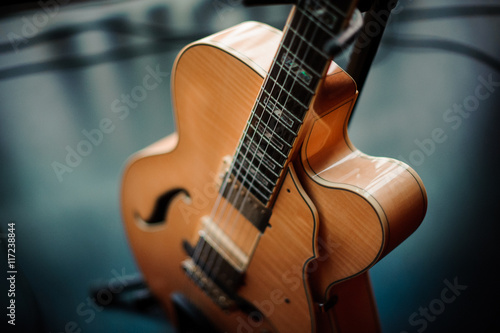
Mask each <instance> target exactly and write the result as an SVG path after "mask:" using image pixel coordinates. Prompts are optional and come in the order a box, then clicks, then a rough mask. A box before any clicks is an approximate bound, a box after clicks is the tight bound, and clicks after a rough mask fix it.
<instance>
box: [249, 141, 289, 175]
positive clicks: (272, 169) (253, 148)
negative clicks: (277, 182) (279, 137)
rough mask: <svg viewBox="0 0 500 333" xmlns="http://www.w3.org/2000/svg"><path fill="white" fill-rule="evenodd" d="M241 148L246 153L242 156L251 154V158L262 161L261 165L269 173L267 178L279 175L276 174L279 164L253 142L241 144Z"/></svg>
mask: <svg viewBox="0 0 500 333" xmlns="http://www.w3.org/2000/svg"><path fill="white" fill-rule="evenodd" d="M243 148H244V150H243V151H245V152H246V153H243V154H242V155H245V156H246V155H248V154H251V155H252V156H256V157H257V158H258V159H259V160H260V161H262V163H263V165H264V166H265V167H266V169H267V170H268V171H269V177H278V176H279V174H278V173H276V171H277V170H278V167H282V165H280V163H279V162H278V161H276V160H274V159H273V158H272V156H270V155H268V154H267V153H266V152H265V151H264V150H263V149H262V148H259V147H257V145H256V144H255V142H250V140H249V141H248V142H245V143H243Z"/></svg>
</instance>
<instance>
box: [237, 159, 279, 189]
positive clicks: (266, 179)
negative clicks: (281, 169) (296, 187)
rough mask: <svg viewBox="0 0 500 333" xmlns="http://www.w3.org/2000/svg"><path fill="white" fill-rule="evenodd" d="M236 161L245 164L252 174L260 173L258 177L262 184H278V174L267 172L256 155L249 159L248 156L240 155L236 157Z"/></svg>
mask: <svg viewBox="0 0 500 333" xmlns="http://www.w3.org/2000/svg"><path fill="white" fill-rule="evenodd" d="M236 162H237V163H238V164H239V165H242V164H243V167H244V168H247V169H249V170H250V172H251V173H252V174H254V173H255V172H258V173H260V175H259V176H258V177H259V178H260V180H261V184H263V185H265V186H267V185H269V184H271V185H272V188H274V186H275V185H276V181H277V180H278V175H273V174H266V173H265V172H264V171H265V170H262V169H261V168H260V167H261V163H260V160H257V159H255V158H254V156H251V159H248V158H247V157H246V156H243V155H239V156H238V158H237V159H236ZM255 163H258V165H255ZM252 170H253V171H252ZM270 177H272V179H271V178H270ZM272 188H271V189H272Z"/></svg>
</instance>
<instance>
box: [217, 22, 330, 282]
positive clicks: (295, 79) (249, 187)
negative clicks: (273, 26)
mask: <svg viewBox="0 0 500 333" xmlns="http://www.w3.org/2000/svg"><path fill="white" fill-rule="evenodd" d="M302 14H304V13H302ZM302 19H303V16H301V18H300V21H299V26H300V22H301V21H302ZM310 23H311V22H309V23H308V25H310ZM317 28H318V27H317V26H316V29H317ZM292 30H293V29H292ZM298 30H302V29H299V28H298ZM295 37H296V34H294V35H293V38H292V41H291V45H292V44H293V42H294V39H295ZM281 45H282V44H281ZM301 45H302V41H300V44H299V49H300V46H301ZM311 46H312V45H309V44H307V45H306V52H305V53H306V54H307V53H308V51H309V49H310V48H311ZM285 51H287V52H285V55H286V54H289V53H290V52H289V51H288V50H286V49H285ZM279 55H281V56H283V54H282V53H281V52H279V53H277V56H279ZM294 57H295V58H297V56H296V55H294ZM327 59H328V57H326V56H325V63H326V62H327V61H326V60H327ZM275 60H276V59H275ZM299 61H300V60H299ZM282 68H284V67H280V71H281V69H282ZM279 74H280V73H278V76H279ZM286 75H287V78H290V77H291V78H292V87H291V88H290V89H293V86H294V85H295V83H296V82H300V81H299V80H297V78H296V75H294V74H293V73H291V71H290V70H288V71H287V73H286ZM270 77H271V78H272V76H270ZM320 78H321V77H318V79H320ZM277 82H278V81H275V82H274V86H273V89H274V88H275V87H276V85H277ZM263 87H265V85H264V86H263ZM283 91H284V89H283V87H280V95H279V96H278V100H279V99H280V96H281V92H283ZM264 92H266V91H265V90H264ZM260 97H262V94H261V96H260ZM311 97H312V96H311ZM289 98H290V95H287V96H286V100H285V102H284V103H283V104H285V105H286V104H287V103H288V100H289ZM268 104H269V100H268V102H267V103H266V107H267V105H268ZM266 107H265V108H264V110H263V111H266ZM284 110H285V111H288V110H286V109H284ZM306 111H307V110H304V116H305V112H306ZM270 121H271V118H269V122H270ZM258 122H259V123H261V122H262V120H261V119H258ZM269 122H268V123H267V124H266V128H270V127H269V126H268V125H269ZM250 124H252V122H250ZM277 126H278V122H277V123H276V124H275V127H274V129H273V132H274V133H275V132H276V131H275V129H276V127H277ZM255 134H256V132H254V136H255ZM262 139H263V137H261V138H260V141H262ZM294 140H295V138H294ZM270 144H271V143H270V142H268V143H267V145H268V146H269V145H270ZM258 146H261V145H260V144H259V145H258ZM267 149H268V147H267V148H266V149H265V151H267ZM257 152H258V150H255V152H254V156H253V157H252V159H251V160H250V163H252V162H253V159H254V158H255V156H256V154H257ZM247 154H248V150H247V153H246V154H245V155H247ZM236 156H237V155H236ZM245 157H246V156H245ZM261 164H262V161H260V163H259V166H258V167H257V170H259V168H260V166H261ZM243 167H244V165H243V163H241V162H240V168H239V170H238V174H239V172H240V171H241V170H242V168H243ZM282 170H284V166H283V169H282ZM238 174H237V175H238ZM235 178H236V177H235ZM255 180H256V176H254V177H253V179H252V181H251V182H250V186H248V191H250V190H251V189H252V188H253V186H254V182H255ZM245 182H248V178H246V179H245V180H244V183H243V184H242V185H245ZM248 193H250V192H247V195H246V196H248ZM229 197H230V196H229ZM245 202H246V201H245V200H243V201H242V206H244V204H245ZM235 206H236V205H234V203H233V207H231V209H232V210H233V211H234V210H235ZM238 210H241V207H240V208H239V209H238ZM229 219H230V216H229V217H228V218H227V220H229ZM235 225H236V224H235V223H233V226H232V228H231V234H232V233H234V226H235ZM245 226H247V228H252V226H250V225H249V223H245V224H244V227H245ZM240 230H241V229H240ZM242 232H243V231H242ZM244 234H246V235H249V234H248V233H244ZM257 240H258V239H257ZM254 244H255V243H254ZM218 261H219V263H218V264H217V265H216V269H211V270H212V271H213V272H214V275H215V274H216V273H217V271H218V267H220V264H221V262H222V259H221V258H220V257H219V259H218ZM210 264H212V261H210Z"/></svg>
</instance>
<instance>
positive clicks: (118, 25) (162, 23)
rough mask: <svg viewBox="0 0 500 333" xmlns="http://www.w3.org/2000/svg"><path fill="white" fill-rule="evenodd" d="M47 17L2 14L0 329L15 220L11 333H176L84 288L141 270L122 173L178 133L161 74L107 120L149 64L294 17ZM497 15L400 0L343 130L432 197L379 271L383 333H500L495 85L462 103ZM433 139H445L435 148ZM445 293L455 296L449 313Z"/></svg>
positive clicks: (488, 49) (115, 10)
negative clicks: (405, 166)
mask: <svg viewBox="0 0 500 333" xmlns="http://www.w3.org/2000/svg"><path fill="white" fill-rule="evenodd" d="M49 3H52V5H53V7H50V5H49ZM54 3H55V2H49V1H42V2H40V3H35V4H34V5H33V4H31V6H28V7H24V9H23V10H21V11H20V10H19V7H14V8H12V7H11V8H4V9H2V10H3V11H2V13H1V14H0V15H1V17H0V156H1V163H0V227H1V229H2V230H1V233H2V235H1V236H2V238H1V239H0V240H1V244H2V246H1V247H0V249H1V250H0V256H1V257H2V258H0V259H1V260H0V262H1V263H2V264H1V265H0V268H1V270H2V273H0V276H2V278H1V279H0V281H1V282H0V295H2V296H1V300H2V304H1V308H2V309H3V310H1V311H2V313H1V316H0V321H1V323H0V327H7V328H8V329H11V328H12V327H11V326H10V325H7V324H6V322H7V320H8V318H7V317H6V314H7V310H6V306H7V303H6V302H7V301H8V298H7V290H8V285H7V282H6V281H7V280H6V275H7V273H6V272H7V259H6V258H7V253H6V244H7V238H6V236H7V225H8V223H9V222H11V221H14V222H15V224H16V266H17V271H18V274H17V278H16V329H17V331H19V332H53V333H55V332H65V331H68V332H72V331H74V332H78V330H81V332H137V331H140V332H166V331H169V326H168V324H167V323H166V322H165V321H164V320H163V319H162V318H161V317H157V316H151V315H141V314H133V313H131V312H127V311H123V310H116V309H102V308H100V307H97V306H95V305H93V303H92V302H91V301H90V299H89V290H90V288H91V287H92V286H94V285H96V284H99V283H100V282H103V283H107V281H109V280H113V281H114V282H117V283H122V282H123V283H126V282H129V281H131V280H130V276H134V275H135V274H137V273H138V270H137V267H136V265H135V263H134V259H133V255H132V253H131V251H130V249H129V247H128V244H127V239H126V235H125V233H124V230H123V227H122V224H121V219H120V212H119V199H118V196H119V186H120V179H121V172H122V168H123V165H124V162H125V160H126V159H127V157H128V156H130V155H131V154H132V153H134V152H136V151H137V150H139V149H141V148H143V147H145V146H147V145H149V144H150V143H152V142H154V141H156V140H158V139H160V138H162V137H164V136H165V135H167V134H169V133H172V132H173V131H174V130H175V124H174V123H173V119H172V110H171V101H170V82H169V78H166V79H165V80H164V81H163V82H162V83H161V84H159V86H158V87H157V88H156V89H154V90H152V91H148V95H147V98H145V99H144V100H143V101H141V102H140V103H138V105H137V107H136V108H135V109H133V110H131V111H132V112H131V113H130V114H129V115H128V116H127V117H124V119H120V118H119V117H118V114H116V113H113V112H112V110H111V109H112V107H111V106H112V104H113V102H114V101H115V100H116V99H119V98H120V96H121V94H130V92H131V91H132V89H134V87H136V86H138V85H141V84H142V80H143V78H144V76H145V75H146V74H147V73H148V72H147V68H148V66H149V67H150V68H153V69H154V68H156V67H157V66H159V68H160V69H161V70H162V71H165V72H169V71H170V69H171V67H172V64H173V61H174V58H175V56H176V54H177V53H178V52H179V50H180V48H181V47H182V46H184V45H186V44H187V43H188V42H190V41H193V40H196V39H198V38H201V37H203V36H206V35H209V34H211V33H213V32H216V31H219V30H221V29H223V28H226V27H230V26H232V25H234V24H237V23H240V22H242V21H244V20H248V19H253V20H259V21H263V22H267V23H269V24H272V25H274V26H276V27H278V28H282V27H283V23H284V20H285V19H286V16H287V13H288V11H289V7H287V6H274V7H266V8H254V9H251V10H248V9H245V8H243V7H242V6H241V4H240V3H239V2H238V1H236V0H206V1H202V0H184V1H173V0H170V1H167V0H164V1H160V0H144V1H88V2H82V1H79V2H76V1H74V2H67V3H66V4H62V5H61V4H59V5H57V6H56V5H54ZM499 5H500V3H499V2H498V1H487V0H483V1H471V0H468V1H465V0H462V1H451V0H439V1H430V0H419V1H408V0H406V1H405V0H402V1H401V2H400V5H399V7H398V13H397V14H395V15H393V17H392V20H391V22H390V24H389V25H388V27H387V30H386V34H385V36H384V39H383V42H382V45H381V47H380V50H379V53H378V55H377V58H376V59H375V63H374V65H373V67H372V70H371V71H370V74H369V76H368V79H367V82H366V85H365V87H364V90H363V92H362V94H361V96H360V99H359V102H358V106H357V108H356V111H355V115H354V117H353V119H352V123H351V127H350V135H351V139H352V141H353V142H354V144H355V145H356V146H357V147H358V148H359V149H360V150H362V151H364V152H366V153H368V154H371V155H380V156H389V157H395V158H399V159H402V160H404V161H406V162H407V163H409V164H410V165H411V166H412V167H413V168H414V169H415V170H416V171H417V172H418V173H419V174H420V176H421V177H422V179H423V181H424V184H425V185H426V187H427V191H428V197H429V208H428V213H427V216H426V218H425V220H424V222H423V223H422V225H421V227H420V228H419V229H418V230H417V231H416V232H415V233H414V234H413V235H412V236H411V237H410V238H409V239H408V240H407V241H406V242H404V243H403V244H402V245H401V246H400V247H398V248H397V249H396V250H394V251H393V252H392V253H391V254H390V255H388V256H387V257H386V258H384V259H383V260H382V261H381V262H380V263H378V264H377V265H376V266H375V267H374V268H373V269H372V270H371V276H372V282H373V286H374V290H375V294H376V298H377V304H378V308H379V312H380V319H381V322H382V327H383V331H384V332H386V333H401V332H424V331H425V332H452V331H454V332H469V331H483V332H493V331H498V329H499V328H500V323H498V312H499V310H500V306H499V305H498V297H499V291H498V290H499V288H498V286H497V284H498V281H499V279H498V277H497V275H496V271H497V267H496V264H497V263H498V253H499V249H500V247H499V245H498V243H499V242H498V238H499V234H498V232H499V228H498V224H499V223H500V218H499V213H498V211H499V210H498V200H499V199H500V195H499V194H498V186H499V185H500V177H499V176H498V173H497V169H498V168H497V165H496V162H497V160H498V156H497V155H498V153H499V130H498V129H497V126H498V124H499V121H498V120H499V115H498V111H497V110H498V106H499V101H500V87H499V86H498V85H497V86H496V87H495V86H493V87H490V89H491V90H492V91H490V95H489V96H488V98H485V99H484V100H480V101H479V103H477V104H474V100H475V99H474V98H473V97H471V96H473V95H474V94H475V92H476V89H480V92H481V93H485V91H486V90H484V89H483V88H477V87H478V86H479V85H480V84H481V80H483V79H484V80H488V79H490V80H491V81H494V82H500V71H499V68H500V66H499V62H500V59H499V58H500V57H499V55H500V44H499V36H498V31H499V28H500V19H499V17H498V13H499V9H498V8H499ZM35 23H36V25H35ZM345 62H346V57H345V56H344V57H341V58H340V59H339V63H340V64H341V65H344V64H345ZM476 101H477V99H476ZM464 103H466V106H467V105H468V107H469V109H472V111H470V112H465V113H463V114H464V115H465V116H462V115H459V114H458V113H454V111H449V110H450V109H451V110H453V108H454V105H462V104H464ZM467 103H470V104H467ZM455 108H456V107H455ZM451 116H454V118H450V117H451ZM106 118H107V119H109V120H110V121H111V124H112V128H113V130H112V132H111V133H108V134H104V136H103V139H102V142H101V143H99V144H98V145H96V146H93V148H92V151H91V152H90V153H89V154H88V156H85V157H83V158H82V160H81V161H79V162H78V163H76V162H75V164H77V165H76V166H75V167H73V168H72V171H71V172H68V173H64V174H63V175H62V176H61V179H58V177H57V175H56V172H55V171H54V169H53V163H54V162H59V163H62V164H64V163H65V158H66V155H67V150H66V149H67V147H68V146H69V147H70V149H76V147H77V145H78V144H79V143H80V142H81V140H84V139H85V136H84V134H83V133H82V131H91V130H93V129H95V128H98V126H99V124H100V122H101V121H102V120H103V119H106ZM435 131H437V132H439V133H441V135H440V136H439V138H440V140H439V141H440V142H435V141H434V142H433V143H432V144H431V143H430V142H431V140H432V138H433V134H432V133H433V132H435ZM422 147H423V148H422ZM450 284H451V285H453V284H458V285H460V286H461V287H460V288H461V289H458V290H456V293H455V296H456V297H455V298H453V300H452V301H450V297H451V296H453V294H452V293H450V292H446V291H445V288H448V289H449V285H450ZM443 291H444V294H443ZM442 295H445V297H447V298H446V299H447V300H448V303H444V302H443V296H442ZM441 305H443V306H441ZM429 307H430V310H429V312H428V313H429V315H428V317H427V318H428V319H425V318H426V317H425V315H424V314H423V312H422V311H426V310H425V308H429ZM412 318H413V320H412Z"/></svg>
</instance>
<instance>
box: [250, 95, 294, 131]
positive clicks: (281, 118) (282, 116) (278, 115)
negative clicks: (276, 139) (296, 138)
mask: <svg viewBox="0 0 500 333" xmlns="http://www.w3.org/2000/svg"><path fill="white" fill-rule="evenodd" d="M257 103H258V106H259V108H258V109H256V114H257V115H259V116H261V114H260V111H262V112H263V114H262V117H261V119H262V120H263V121H267V118H266V115H268V116H270V117H272V118H273V119H275V120H276V121H277V122H279V123H280V124H282V125H286V128H288V129H289V130H290V131H291V132H292V133H295V132H294V131H293V128H294V124H295V122H294V120H292V119H291V117H289V116H288V115H287V113H288V112H287V111H286V110H283V108H279V107H276V104H275V103H274V102H273V101H271V100H270V99H269V97H266V98H265V99H264V101H257ZM295 127H297V126H295Z"/></svg>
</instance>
